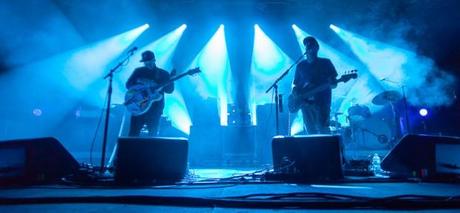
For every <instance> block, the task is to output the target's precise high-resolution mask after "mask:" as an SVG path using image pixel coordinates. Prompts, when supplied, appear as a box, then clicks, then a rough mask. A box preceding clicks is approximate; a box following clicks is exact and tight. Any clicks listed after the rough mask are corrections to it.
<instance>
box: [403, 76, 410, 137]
mask: <svg viewBox="0 0 460 213" xmlns="http://www.w3.org/2000/svg"><path fill="white" fill-rule="evenodd" d="M404 87H405V86H404V85H403V84H402V85H401V90H402V95H403V104H404V120H405V121H406V122H405V123H406V128H407V134H411V132H412V131H411V127H410V123H409V115H408V114H407V98H406V91H405V90H404Z"/></svg>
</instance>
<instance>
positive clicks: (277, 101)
mask: <svg viewBox="0 0 460 213" xmlns="http://www.w3.org/2000/svg"><path fill="white" fill-rule="evenodd" d="M305 54H306V53H304V54H302V55H301V56H300V57H299V58H298V59H297V60H296V61H295V62H294V63H293V64H291V66H290V67H289V68H287V69H286V71H284V72H283V74H281V76H280V77H278V78H277V79H276V80H275V82H274V83H273V84H272V85H271V86H270V87H269V88H268V89H267V91H265V93H268V92H270V90H271V89H275V109H276V113H275V117H276V118H275V119H276V121H275V122H276V123H275V125H276V135H279V134H280V128H279V112H280V111H279V110H280V109H282V106H281V105H280V103H281V95H278V82H279V81H281V80H282V79H283V78H284V77H285V76H286V75H287V74H288V73H289V71H290V70H291V69H292V67H294V65H297V64H298V63H299V62H300V60H302V58H303V57H304V56H305Z"/></svg>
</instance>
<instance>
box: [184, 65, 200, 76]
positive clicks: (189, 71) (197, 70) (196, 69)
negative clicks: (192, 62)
mask: <svg viewBox="0 0 460 213" xmlns="http://www.w3.org/2000/svg"><path fill="white" fill-rule="evenodd" d="M200 72H201V70H200V68H199V67H195V68H193V69H190V70H188V71H187V74H188V75H194V74H197V73H200Z"/></svg>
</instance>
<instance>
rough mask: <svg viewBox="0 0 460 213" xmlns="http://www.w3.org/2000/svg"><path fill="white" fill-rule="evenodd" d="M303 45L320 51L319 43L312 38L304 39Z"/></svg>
mask: <svg viewBox="0 0 460 213" xmlns="http://www.w3.org/2000/svg"><path fill="white" fill-rule="evenodd" d="M303 45H305V46H307V45H308V46H312V47H314V48H315V49H316V50H319V44H318V41H316V39H315V38H314V37H312V36H307V37H305V38H304V39H303Z"/></svg>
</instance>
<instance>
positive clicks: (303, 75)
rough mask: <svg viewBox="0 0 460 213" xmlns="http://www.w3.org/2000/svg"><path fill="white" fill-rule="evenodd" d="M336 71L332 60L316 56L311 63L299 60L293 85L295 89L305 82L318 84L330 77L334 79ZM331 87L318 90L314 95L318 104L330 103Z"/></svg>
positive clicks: (301, 86)
mask: <svg viewBox="0 0 460 213" xmlns="http://www.w3.org/2000/svg"><path fill="white" fill-rule="evenodd" d="M336 77H337V71H336V70H335V68H334V65H332V62H331V61H330V60H329V59H326V58H318V59H317V60H316V61H314V62H313V63H308V62H307V61H306V60H304V61H301V62H300V63H299V64H298V65H297V68H296V71H295V77H294V86H295V88H296V89H301V88H303V87H304V85H305V84H306V83H308V84H309V85H310V86H309V87H315V85H316V86H319V85H321V84H324V83H327V82H329V80H330V79H332V80H335V78H336ZM331 93H332V91H331V89H330V88H329V89H326V90H324V91H321V92H318V93H317V94H316V95H314V100H315V102H316V103H318V104H328V105H329V104H330V102H331Z"/></svg>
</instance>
